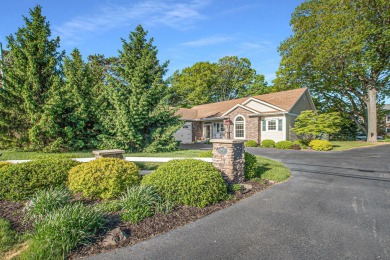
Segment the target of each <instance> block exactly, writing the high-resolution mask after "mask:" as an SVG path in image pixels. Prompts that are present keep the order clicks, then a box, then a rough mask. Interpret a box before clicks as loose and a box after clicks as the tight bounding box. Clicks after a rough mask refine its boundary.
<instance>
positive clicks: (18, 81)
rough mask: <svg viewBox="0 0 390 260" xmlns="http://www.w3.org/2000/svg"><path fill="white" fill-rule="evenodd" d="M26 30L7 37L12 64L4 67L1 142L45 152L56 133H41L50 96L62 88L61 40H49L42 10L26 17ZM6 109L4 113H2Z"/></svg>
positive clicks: (35, 9) (49, 33)
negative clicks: (42, 149)
mask: <svg viewBox="0 0 390 260" xmlns="http://www.w3.org/2000/svg"><path fill="white" fill-rule="evenodd" d="M23 18H24V21H25V26H24V27H22V28H19V29H18V31H17V32H16V33H15V35H10V36H8V37H7V41H8V45H7V47H8V49H9V59H10V62H9V64H4V65H5V66H4V75H5V82H6V84H5V86H6V89H5V90H2V92H1V98H0V103H1V104H0V107H1V108H2V119H0V122H1V123H0V124H1V128H2V130H1V133H0V135H1V139H2V140H3V141H5V142H7V143H13V144H19V145H21V146H25V147H26V146H28V145H29V146H30V147H33V148H42V147H45V146H47V145H48V143H49V142H50V139H51V138H49V137H48V135H50V136H52V135H53V134H54V133H53V131H56V129H50V131H42V124H41V121H42V116H43V114H44V109H45V107H46V103H47V101H48V98H49V96H50V93H51V92H53V91H55V90H54V89H59V88H60V85H61V78H60V74H61V72H60V69H61V68H60V62H61V59H62V57H63V53H61V52H58V51H57V49H58V48H59V38H58V37H57V38H56V39H50V37H51V30H50V25H49V23H48V22H47V21H46V17H45V16H43V15H42V8H41V6H39V5H37V6H36V7H35V8H34V9H32V10H31V9H30V17H23ZM3 109H4V110H3Z"/></svg>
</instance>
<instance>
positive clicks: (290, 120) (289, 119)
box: [286, 115, 298, 141]
mask: <svg viewBox="0 0 390 260" xmlns="http://www.w3.org/2000/svg"><path fill="white" fill-rule="evenodd" d="M296 118H297V117H296V116H292V115H286V134H287V136H286V138H287V140H290V141H295V140H297V139H298V136H297V135H296V134H295V133H294V131H293V128H294V124H295V120H296Z"/></svg>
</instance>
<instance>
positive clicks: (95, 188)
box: [68, 158, 140, 199]
mask: <svg viewBox="0 0 390 260" xmlns="http://www.w3.org/2000/svg"><path fill="white" fill-rule="evenodd" d="M68 179H69V189H70V190H71V191H73V192H81V193H82V194H83V196H84V197H87V198H102V199H111V198H116V197H118V196H119V195H121V193H123V192H125V191H126V189H127V188H129V187H131V186H133V185H136V184H138V183H139V180H140V177H139V169H138V167H137V166H136V165H135V164H134V163H133V162H127V161H125V160H122V159H118V158H99V159H97V160H93V161H90V162H88V163H83V164H80V165H78V166H76V167H74V168H72V169H71V170H70V171H69V176H68Z"/></svg>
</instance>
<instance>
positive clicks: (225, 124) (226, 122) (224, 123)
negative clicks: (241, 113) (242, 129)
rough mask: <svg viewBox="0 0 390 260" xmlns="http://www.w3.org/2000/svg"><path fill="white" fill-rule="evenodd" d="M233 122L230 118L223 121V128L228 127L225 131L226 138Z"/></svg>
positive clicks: (228, 136)
mask: <svg viewBox="0 0 390 260" xmlns="http://www.w3.org/2000/svg"><path fill="white" fill-rule="evenodd" d="M232 124H233V122H232V121H231V120H230V119H227V120H225V121H223V125H224V126H225V128H226V127H227V128H228V131H227V139H230V126H231V125H232Z"/></svg>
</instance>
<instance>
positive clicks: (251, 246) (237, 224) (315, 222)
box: [92, 145, 390, 259]
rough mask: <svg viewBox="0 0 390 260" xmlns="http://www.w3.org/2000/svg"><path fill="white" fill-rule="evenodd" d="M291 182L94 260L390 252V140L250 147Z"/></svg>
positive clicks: (388, 255)
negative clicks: (323, 147)
mask: <svg viewBox="0 0 390 260" xmlns="http://www.w3.org/2000/svg"><path fill="white" fill-rule="evenodd" d="M247 150H248V151H250V152H252V153H254V154H259V155H262V156H265V157H268V158H272V159H276V160H279V161H282V162H283V163H285V164H286V165H287V166H288V167H290V169H292V177H291V178H290V179H289V180H288V181H287V182H284V183H281V184H278V185H275V186H274V187H272V188H270V189H268V190H266V191H264V192H261V193H258V194H256V195H254V196H252V197H250V198H248V199H245V200H243V201H241V202H239V203H237V204H235V205H233V206H232V207H229V208H227V209H225V210H222V211H219V212H216V213H213V214H211V215H209V216H207V217H205V218H203V219H200V220H197V221H195V222H193V223H191V224H188V225H186V226H184V227H181V228H178V229H176V230H173V231H171V232H168V233H166V234H164V235H160V236H158V237H156V238H153V239H150V240H147V241H144V242H142V243H139V244H137V245H134V246H132V247H127V248H122V249H118V250H115V251H112V252H109V253H106V254H101V255H97V256H94V257H92V259H390V145H383V146H377V147H370V148H361V149H354V150H350V151H344V152H332V153H326V152H302V151H281V150H274V149H258V148H248V149H247Z"/></svg>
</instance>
